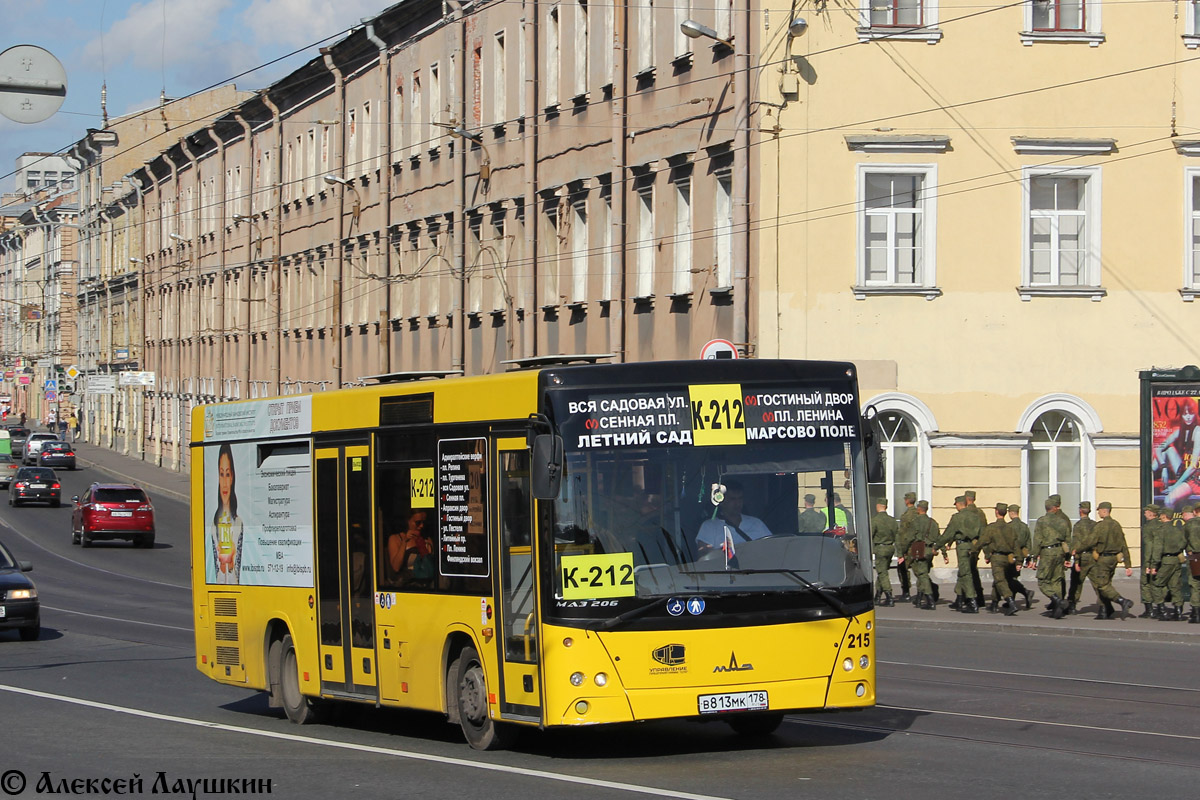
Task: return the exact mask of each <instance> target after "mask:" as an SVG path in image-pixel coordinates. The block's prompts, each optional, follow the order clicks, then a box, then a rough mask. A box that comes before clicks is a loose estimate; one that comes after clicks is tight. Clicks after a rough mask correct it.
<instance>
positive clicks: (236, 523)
mask: <svg viewBox="0 0 1200 800" xmlns="http://www.w3.org/2000/svg"><path fill="white" fill-rule="evenodd" d="M212 553H213V563H214V564H215V565H216V580H215V581H214V583H240V582H241V581H240V578H239V575H240V570H241V565H242V520H241V518H240V517H239V516H238V513H237V473H236V472H235V471H234V467H233V448H231V447H230V446H229V444H228V443H226V444H223V445H221V449H220V450H219V451H218V453H217V510H216V512H215V513H214V514H213V531H212Z"/></svg>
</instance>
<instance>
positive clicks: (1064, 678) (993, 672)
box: [876, 661, 1200, 692]
mask: <svg viewBox="0 0 1200 800" xmlns="http://www.w3.org/2000/svg"><path fill="white" fill-rule="evenodd" d="M876 664H887V665H889V666H893V667H921V668H922V669H950V670H956V671H958V672H982V673H985V674H988V675H1009V676H1012V677H1020V678H1048V679H1050V680H1056V681H1076V682H1078V683H1099V684H1104V685H1108V686H1130V687H1133V688H1135V689H1165V690H1167V691H1169V692H1200V689H1189V688H1188V687H1186V686H1159V685H1156V684H1153V683H1129V682H1128V681H1106V680H1101V679H1099V678H1077V677H1072V676H1069V675H1042V674H1040V673H1037V672H1005V671H1004V670H1000V669H980V668H979V667H949V666H946V665H945V664H913V663H910V662H907V661H877V662H876Z"/></svg>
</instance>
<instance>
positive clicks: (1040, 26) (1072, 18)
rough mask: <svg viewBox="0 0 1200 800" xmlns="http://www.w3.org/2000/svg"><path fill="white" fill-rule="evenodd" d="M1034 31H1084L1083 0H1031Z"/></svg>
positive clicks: (1084, 8) (1084, 5)
mask: <svg viewBox="0 0 1200 800" xmlns="http://www.w3.org/2000/svg"><path fill="white" fill-rule="evenodd" d="M1032 5H1033V29H1034V30H1035V31H1085V30H1087V27H1086V26H1085V24H1084V23H1085V17H1086V14H1087V8H1086V6H1087V3H1086V2H1085V0H1032Z"/></svg>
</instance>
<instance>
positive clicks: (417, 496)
mask: <svg viewBox="0 0 1200 800" xmlns="http://www.w3.org/2000/svg"><path fill="white" fill-rule="evenodd" d="M408 487H409V489H408V500H409V507H410V508H433V506H434V499H435V495H434V489H433V467H414V468H413V470H412V471H411V472H409V473H408Z"/></svg>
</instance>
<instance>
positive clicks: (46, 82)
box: [0, 44, 67, 124]
mask: <svg viewBox="0 0 1200 800" xmlns="http://www.w3.org/2000/svg"><path fill="white" fill-rule="evenodd" d="M66 97H67V71H66V70H65V69H63V65H62V64H61V63H60V62H59V60H58V59H57V58H55V57H54V55H53V54H52V53H50V52H49V51H48V50H43V49H42V48H40V47H37V46H35V45H32V44H19V45H17V46H15V47H10V48H8V49H7V50H5V51H4V52H3V53H0V114H3V115H4V116H6V117H8V118H9V119H11V120H12V121H13V122H23V123H25V124H33V123H35V122H42V121H44V120H47V119H50V117H52V116H54V113H55V112H56V111H58V109H59V108H60V107H61V106H62V104H63V100H65V99H66Z"/></svg>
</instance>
